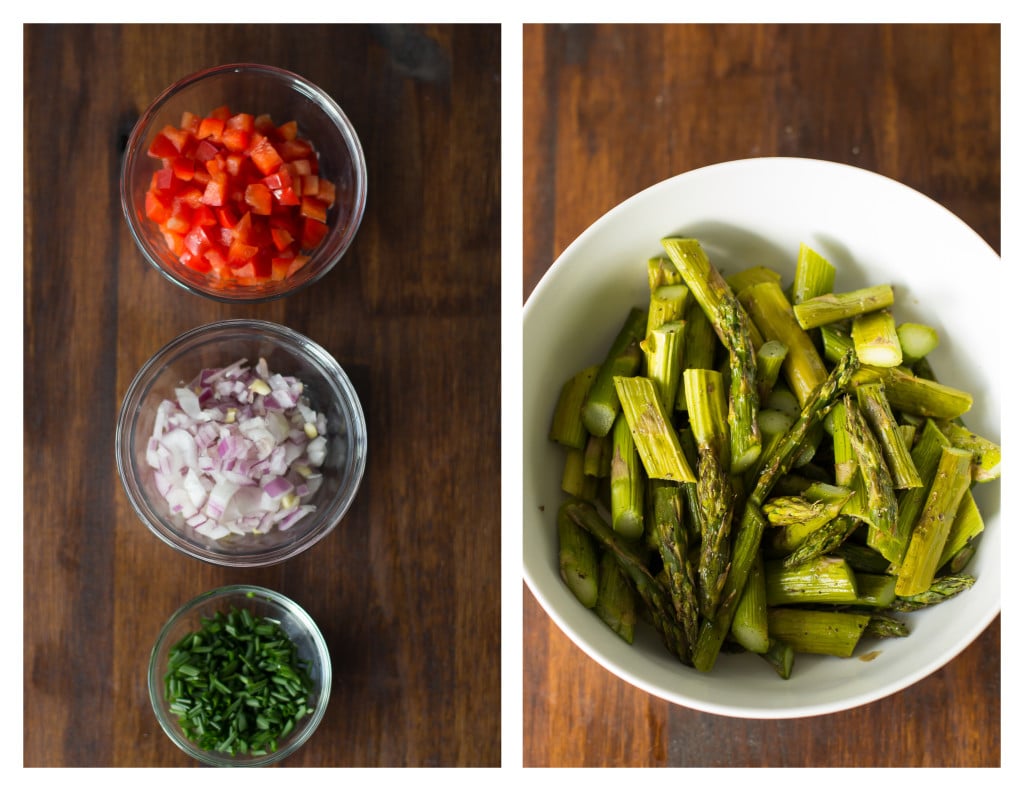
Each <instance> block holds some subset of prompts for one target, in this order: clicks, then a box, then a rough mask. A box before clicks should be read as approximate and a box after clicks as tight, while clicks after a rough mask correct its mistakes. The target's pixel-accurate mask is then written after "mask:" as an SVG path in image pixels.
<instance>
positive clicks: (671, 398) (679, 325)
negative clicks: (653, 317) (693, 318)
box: [640, 320, 686, 414]
mask: <svg viewBox="0 0 1024 791" xmlns="http://www.w3.org/2000/svg"><path fill="white" fill-rule="evenodd" d="M685 329H686V325H685V324H684V323H683V322H682V321H679V320H673V321H669V322H666V323H664V324H662V325H660V326H659V327H657V328H655V329H652V330H649V331H648V333H647V337H646V338H645V339H644V340H643V341H642V342H641V344H640V349H641V350H642V351H643V353H644V366H643V369H642V370H643V371H644V375H645V376H647V378H648V379H651V380H652V381H653V382H654V385H655V388H656V390H657V392H658V397H659V398H660V399H661V403H662V406H663V407H664V408H665V412H666V414H671V413H672V409H673V406H674V405H675V403H676V391H677V390H678V389H679V379H680V378H681V376H682V373H683V367H682V363H683V349H684V348H685V339H686V334H685Z"/></svg>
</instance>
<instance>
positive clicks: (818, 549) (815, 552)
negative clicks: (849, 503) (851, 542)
mask: <svg viewBox="0 0 1024 791" xmlns="http://www.w3.org/2000/svg"><path fill="white" fill-rule="evenodd" d="M857 524H858V523H857V520H856V519H854V518H853V517H851V516H847V515H846V514H842V515H839V516H836V517H835V518H834V519H832V520H831V521H829V522H826V523H825V524H824V525H822V526H821V527H819V528H818V529H817V530H814V531H812V532H810V533H809V534H808V535H807V536H806V537H805V538H804V539H803V540H802V541H800V543H799V544H798V545H797V546H796V547H795V548H794V549H793V551H792V552H790V553H789V554H788V555H786V557H785V558H784V559H783V561H782V565H783V566H784V567H785V568H795V567H797V566H800V565H802V564H804V563H809V562H810V561H812V560H817V559H818V558H820V557H823V556H825V555H829V554H831V553H832V552H833V551H834V550H835V549H836V548H838V547H839V546H841V545H842V544H843V542H845V541H846V539H847V538H849V537H850V534H851V533H853V531H854V530H855V529H856V528H857Z"/></svg>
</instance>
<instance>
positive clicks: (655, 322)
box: [646, 283, 690, 337]
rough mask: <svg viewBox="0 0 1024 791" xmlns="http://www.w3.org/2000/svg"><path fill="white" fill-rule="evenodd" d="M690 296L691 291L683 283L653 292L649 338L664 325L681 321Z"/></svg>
mask: <svg viewBox="0 0 1024 791" xmlns="http://www.w3.org/2000/svg"><path fill="white" fill-rule="evenodd" d="M689 296H690V291H689V289H687V288H686V286H685V285H684V284H682V283H679V284H678V285H670V286H659V287H658V288H656V289H655V290H654V291H653V292H651V301H650V304H649V305H648V308H647V333H646V334H647V336H648V337H649V336H650V334H651V333H652V332H654V330H656V329H658V328H659V327H661V326H662V325H664V324H668V323H670V322H676V321H681V320H682V319H683V317H684V316H685V314H686V302H687V300H688V298H689Z"/></svg>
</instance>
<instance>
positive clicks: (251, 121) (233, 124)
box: [224, 113, 256, 135]
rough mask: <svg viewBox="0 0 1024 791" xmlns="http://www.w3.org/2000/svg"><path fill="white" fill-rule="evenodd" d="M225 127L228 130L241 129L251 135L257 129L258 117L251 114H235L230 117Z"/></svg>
mask: <svg viewBox="0 0 1024 791" xmlns="http://www.w3.org/2000/svg"><path fill="white" fill-rule="evenodd" d="M224 127H225V128H226V129H241V130H242V131H243V132H247V133H249V134H250V135H251V134H252V133H253V130H254V129H255V128H256V117H255V116H254V115H252V114H250V113H235V114H234V115H232V116H229V117H228V119H227V121H225V123H224Z"/></svg>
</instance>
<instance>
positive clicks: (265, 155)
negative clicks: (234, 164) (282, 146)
mask: <svg viewBox="0 0 1024 791" xmlns="http://www.w3.org/2000/svg"><path fill="white" fill-rule="evenodd" d="M249 157H250V158H251V159H252V162H253V164H254V165H256V167H257V168H258V169H259V171H260V173H262V174H263V175H264V176H269V175H270V174H271V173H274V172H275V171H276V170H277V169H278V168H280V167H281V165H282V164H283V163H284V160H283V159H282V158H281V155H280V154H279V153H278V152H277V149H276V148H274V144H273V143H271V142H270V140H269V139H268V138H266V137H263V136H262V135H258V136H256V137H254V138H253V146H252V149H250V151H249Z"/></svg>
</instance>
